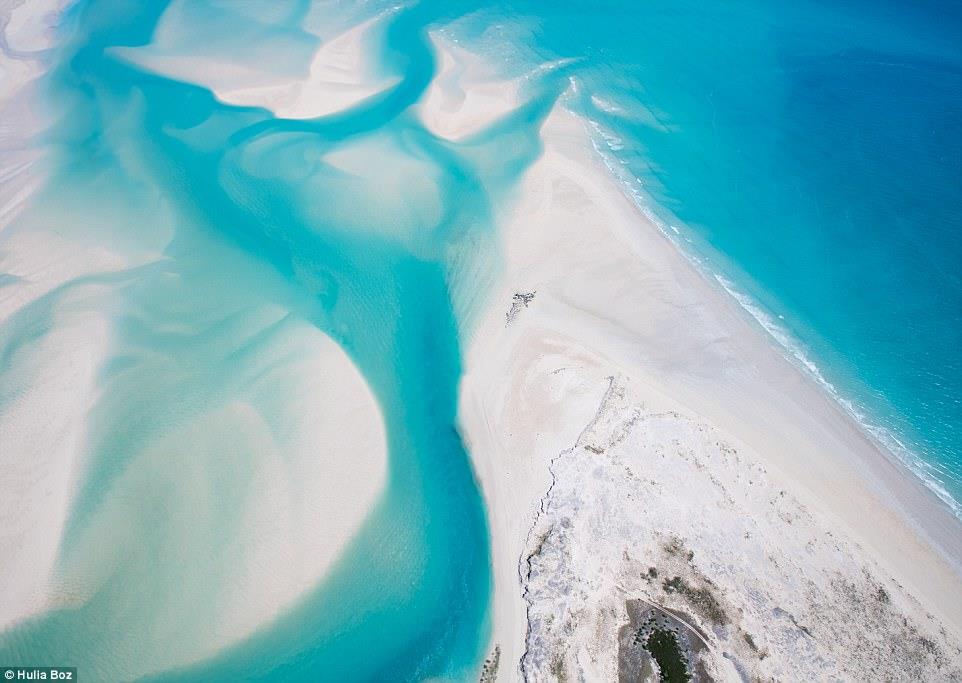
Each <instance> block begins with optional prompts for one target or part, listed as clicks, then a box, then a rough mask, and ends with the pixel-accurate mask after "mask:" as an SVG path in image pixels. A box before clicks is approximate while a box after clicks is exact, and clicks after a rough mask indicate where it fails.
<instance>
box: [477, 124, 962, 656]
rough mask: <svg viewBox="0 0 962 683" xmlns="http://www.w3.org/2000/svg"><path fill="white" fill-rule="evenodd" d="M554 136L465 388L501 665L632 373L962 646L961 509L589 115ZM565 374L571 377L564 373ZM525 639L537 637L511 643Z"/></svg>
mask: <svg viewBox="0 0 962 683" xmlns="http://www.w3.org/2000/svg"><path fill="white" fill-rule="evenodd" d="M461 115H462V116H463V115H464V114H463V113H462V114H461ZM477 116H480V117H482V118H483V116H482V115H481V114H478V115H477ZM542 139H543V143H544V147H545V149H544V154H543V155H542V157H541V158H540V159H539V160H538V161H537V162H536V163H535V165H534V166H533V167H532V168H531V169H529V171H528V173H527V174H526V175H525V177H524V179H523V182H522V187H521V189H520V190H519V192H518V197H517V200H516V202H515V205H514V206H513V207H512V208H511V209H510V210H507V211H505V212H504V214H503V215H502V216H501V217H500V226H501V227H500V230H501V235H502V244H503V251H504V260H505V267H504V272H503V274H502V277H501V279H500V281H499V283H498V286H497V287H496V289H495V291H493V292H492V293H491V295H490V299H489V300H490V302H491V303H490V308H489V310H488V312H487V314H486V316H485V317H484V319H483V322H481V323H480V324H479V325H478V327H477V329H476V330H475V332H474V334H473V336H472V337H471V339H470V342H469V343H468V344H467V345H466V346H467V352H466V363H465V376H464V380H463V383H462V405H461V413H460V415H461V421H462V427H463V431H464V434H465V437H466V440H467V443H468V447H469V449H470V451H471V453H472V456H473V459H474V462H475V468H476V471H477V475H478V477H479V480H480V484H481V487H482V489H483V491H484V495H485V498H486V502H487V505H488V510H489V517H490V524H491V534H492V544H493V549H492V553H493V557H494V562H495V567H496V569H495V577H496V578H495V583H496V594H495V595H496V597H495V603H494V606H493V610H494V623H495V633H494V636H493V639H492V643H497V644H498V646H499V648H500V653H501V662H502V666H510V663H515V665H516V664H517V663H518V662H519V661H521V659H522V657H524V656H525V652H526V651H527V650H528V648H529V647H530V635H531V624H529V623H528V612H529V610H530V609H531V607H532V605H531V604H530V602H528V603H526V601H525V599H523V595H524V594H525V593H526V592H527V591H528V590H529V587H528V586H527V579H526V576H525V572H526V571H527V567H526V564H530V557H531V553H532V552H533V545H534V546H536V545H537V543H536V542H537V541H538V540H539V539H537V538H533V537H534V536H536V535H537V534H536V531H535V530H536V529H537V528H538V518H539V515H541V514H542V513H543V512H544V510H545V508H546V507H547V506H549V505H550V495H551V494H550V490H551V489H552V488H553V487H555V486H556V485H557V484H558V481H557V478H556V476H555V475H554V474H553V473H552V471H551V464H552V463H553V462H554V460H555V459H556V458H558V457H559V454H563V453H565V452H568V453H569V454H570V452H571V449H572V448H573V447H575V445H576V444H577V443H578V440H579V438H580V436H579V435H580V434H581V433H582V430H584V429H585V428H586V426H587V425H589V424H590V422H591V420H592V419H593V417H594V416H595V414H596V411H597V410H598V405H599V402H601V401H602V399H603V396H604V394H605V392H606V391H607V390H608V389H609V388H610V385H609V378H611V377H623V378H627V379H628V380H629V382H630V384H631V385H632V387H633V389H632V390H633V391H634V392H635V393H636V395H637V398H638V399H639V401H640V402H641V403H643V404H644V405H646V406H652V405H657V406H664V407H666V409H670V410H673V411H678V413H679V414H685V415H686V419H695V420H698V421H699V422H701V423H704V424H705V425H706V426H707V427H710V428H711V429H717V430H718V431H719V432H720V433H722V434H723V435H724V436H725V438H726V439H728V440H730V441H732V442H737V443H738V444H739V451H740V452H745V453H746V454H747V457H748V458H749V459H750V460H751V461H753V462H757V463H760V464H761V465H762V466H763V467H764V468H765V469H766V471H767V473H768V474H769V475H770V477H771V478H772V480H773V481H775V482H777V486H778V487H779V489H780V490H786V491H788V492H790V494H791V495H792V496H793V497H794V498H795V499H797V500H798V501H799V503H800V505H801V506H802V508H803V509H805V510H807V511H809V512H811V515H812V517H811V522H810V523H811V524H812V533H826V532H827V533H831V534H836V535H838V536H840V537H842V538H845V539H849V540H850V541H851V545H848V546H846V548H848V550H846V551H845V552H850V553H853V554H855V557H856V561H857V562H866V563H869V564H871V565H872V566H876V567H877V568H878V570H879V572H880V573H881V574H884V575H886V576H888V577H890V578H892V579H894V580H896V581H897V582H898V583H899V584H901V585H904V586H905V589H906V592H907V594H909V595H911V596H914V597H915V598H917V599H918V600H919V602H920V604H921V606H922V608H923V611H924V612H925V613H930V614H932V615H935V619H936V621H937V622H939V623H942V624H945V625H947V627H948V629H949V630H950V631H951V632H952V636H951V640H952V641H953V642H958V639H959V634H960V633H962V606H960V605H959V604H958V603H957V601H954V600H953V599H952V596H954V595H957V594H958V592H959V590H962V568H960V560H962V535H960V534H959V531H960V528H962V527H960V522H959V520H958V519H957V518H956V517H955V516H954V515H953V514H952V513H951V511H950V510H949V508H948V506H947V505H946V504H945V503H944V502H943V501H941V500H940V499H938V498H937V496H936V495H935V493H934V492H932V491H931V490H930V489H928V488H927V487H926V486H925V485H924V483H923V482H922V480H921V479H920V478H919V477H918V476H916V475H915V474H914V473H913V472H911V471H910V470H909V469H908V468H907V467H905V466H904V465H903V464H902V463H901V462H898V461H897V460H896V459H895V457H894V456H893V455H891V454H888V453H885V452H883V450H882V448H881V447H880V445H879V444H877V443H875V442H874V441H873V440H872V439H871V438H870V437H869V435H867V434H865V432H864V431H863V430H862V428H861V427H860V425H858V424H856V423H855V422H854V420H853V419H852V418H851V416H849V415H848V414H846V413H845V412H844V410H843V409H842V406H841V405H839V404H838V403H837V402H836V401H835V400H834V398H833V397H831V396H830V395H829V394H828V392H826V391H825V390H824V388H823V387H820V386H818V385H817V384H816V382H815V381H814V379H813V378H811V377H809V376H807V375H806V374H805V373H804V372H803V371H802V370H801V369H800V368H799V367H798V366H797V365H796V364H794V363H792V362H791V361H790V360H789V359H788V357H787V355H786V353H785V351H784V349H782V348H781V347H779V346H778V345H777V344H776V342H775V340H774V339H772V338H770V335H769V334H768V333H767V332H766V331H765V330H763V329H762V328H761V326H760V325H759V323H758V322H757V320H755V319H753V318H751V316H750V315H749V313H748V312H747V311H745V310H744V308H743V307H742V306H741V305H740V304H739V303H738V302H737V301H736V300H735V299H734V297H732V296H731V295H730V294H729V293H728V292H725V291H724V290H723V289H722V288H721V287H720V286H719V285H718V284H717V283H712V282H710V281H709V280H708V279H707V278H706V277H705V274H704V273H703V272H701V271H699V270H698V269H696V267H695V266H694V265H693V264H692V263H691V261H690V260H689V259H688V258H686V256H685V255H684V254H683V253H681V251H680V247H679V245H677V244H674V243H672V241H671V240H669V239H668V237H666V236H665V235H664V234H663V233H662V232H661V231H660V230H659V229H658V228H657V226H655V225H654V224H653V223H652V222H651V220H650V219H649V218H648V217H646V216H645V215H644V214H643V213H642V212H641V211H640V210H639V208H638V207H637V205H635V203H634V202H633V201H632V200H631V199H630V198H629V197H628V196H626V194H625V191H624V189H623V188H622V187H621V186H620V184H619V182H618V180H617V179H616V178H615V177H613V176H612V174H611V173H610V171H609V169H607V168H606V167H605V165H604V163H603V161H602V159H601V158H600V155H599V154H598V153H597V152H596V150H594V149H593V148H592V145H591V143H590V139H589V134H588V131H587V122H585V121H583V120H581V119H579V118H577V117H576V116H575V115H573V114H571V113H569V112H567V111H565V110H564V109H563V108H562V107H561V106H560V105H559V106H556V108H555V110H554V111H553V112H552V114H551V115H550V116H549V118H548V120H547V122H546V123H545V125H544V127H543V129H542ZM571 368H575V369H576V370H575V372H570V369H571ZM561 372H567V373H568V374H570V375H573V377H571V378H568V379H566V380H564V381H563V382H562V381H560V380H557V379H556V378H557V376H558V373H561ZM572 457H574V456H572ZM586 466H587V465H586ZM675 493H676V494H678V495H682V493H683V492H675ZM740 494H744V492H743V491H742V492H739V493H738V494H735V496H736V498H737V497H738V495H740ZM656 504H657V503H653V505H656ZM731 523H732V520H731V519H726V517H725V516H724V515H722V514H719V515H718V516H717V518H715V519H703V520H701V522H700V524H701V525H703V526H707V527H711V526H712V525H717V526H720V527H724V526H725V525H730V524H731ZM542 540H543V539H542ZM585 542H587V541H585ZM763 542H765V543H772V544H775V545H777V544H778V539H777V538H769V539H763ZM841 569H842V570H844V568H841ZM803 573H804V570H803ZM519 638H521V639H522V641H524V639H525V638H527V641H528V642H524V643H523V644H520V645H517V646H515V643H516V642H517V641H518V640H519ZM492 647H493V645H492ZM525 673H526V674H530V673H531V672H530V671H528V670H527V669H526V670H525Z"/></svg>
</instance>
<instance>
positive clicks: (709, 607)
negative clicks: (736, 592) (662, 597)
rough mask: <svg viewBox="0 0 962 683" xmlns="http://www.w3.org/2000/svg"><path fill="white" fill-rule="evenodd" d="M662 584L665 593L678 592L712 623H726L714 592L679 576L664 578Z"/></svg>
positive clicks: (725, 617) (723, 612)
mask: <svg viewBox="0 0 962 683" xmlns="http://www.w3.org/2000/svg"><path fill="white" fill-rule="evenodd" d="M662 586H663V587H664V589H665V592H666V593H678V594H679V595H681V596H682V597H683V598H685V600H687V601H688V604H690V605H691V606H692V607H693V608H694V609H695V610H697V611H698V612H699V613H700V614H701V615H702V616H703V617H705V618H706V619H708V620H709V621H711V622H712V623H714V624H718V625H722V624H727V623H728V616H727V615H726V614H725V610H723V609H722V606H721V605H720V604H719V603H718V600H717V599H716V598H715V596H714V594H713V593H712V592H711V591H710V590H708V589H707V588H697V587H695V586H692V585H690V584H689V583H688V582H687V581H685V580H684V579H683V578H681V577H680V576H675V577H673V578H671V579H666V580H665V582H664V584H662Z"/></svg>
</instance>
